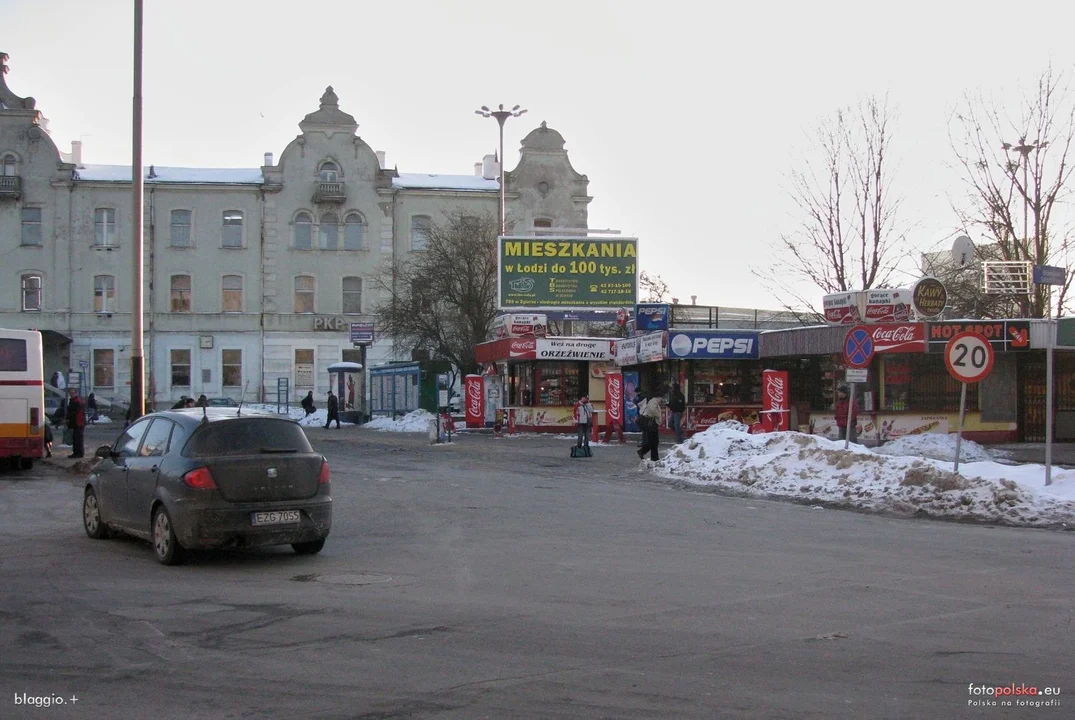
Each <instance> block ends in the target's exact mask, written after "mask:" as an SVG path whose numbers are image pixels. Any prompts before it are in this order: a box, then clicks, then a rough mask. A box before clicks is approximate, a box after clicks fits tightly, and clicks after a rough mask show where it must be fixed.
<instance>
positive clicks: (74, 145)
mask: <svg viewBox="0 0 1075 720" xmlns="http://www.w3.org/2000/svg"><path fill="white" fill-rule="evenodd" d="M71 162H72V163H74V165H75V167H76V168H80V167H82V141H81V140H72V141H71Z"/></svg>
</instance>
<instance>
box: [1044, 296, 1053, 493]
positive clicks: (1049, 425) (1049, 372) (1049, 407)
mask: <svg viewBox="0 0 1075 720" xmlns="http://www.w3.org/2000/svg"><path fill="white" fill-rule="evenodd" d="M1046 287H1047V288H1048V292H1047V293H1046V295H1045V302H1046V305H1047V307H1048V308H1049V312H1048V314H1047V315H1046V317H1047V318H1048V320H1047V323H1048V324H1047V326H1046V327H1047V329H1048V335H1046V337H1045V484H1046V485H1052V484H1053V345H1054V344H1055V342H1054V341H1055V338H1054V337H1053V286H1052V285H1046Z"/></svg>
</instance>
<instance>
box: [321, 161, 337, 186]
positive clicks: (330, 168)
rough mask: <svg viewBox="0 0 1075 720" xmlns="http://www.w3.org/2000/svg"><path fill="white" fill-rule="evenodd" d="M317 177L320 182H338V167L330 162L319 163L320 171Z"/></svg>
mask: <svg viewBox="0 0 1075 720" xmlns="http://www.w3.org/2000/svg"><path fill="white" fill-rule="evenodd" d="M318 175H319V176H320V177H321V182H339V181H340V166H339V165H337V164H336V163H334V162H332V161H331V160H327V161H325V162H323V163H321V170H320V171H319V172H318Z"/></svg>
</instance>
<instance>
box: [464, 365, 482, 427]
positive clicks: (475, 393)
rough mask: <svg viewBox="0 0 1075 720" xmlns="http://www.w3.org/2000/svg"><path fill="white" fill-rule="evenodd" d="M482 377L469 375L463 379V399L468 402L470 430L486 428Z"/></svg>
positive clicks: (467, 417) (467, 413)
mask: <svg viewBox="0 0 1075 720" xmlns="http://www.w3.org/2000/svg"><path fill="white" fill-rule="evenodd" d="M484 394H485V393H484V387H483V383H482V376H481V375H467V376H466V377H465V378H463V397H464V399H465V400H466V422H467V427H468V428H480V427H484V426H485V397H484Z"/></svg>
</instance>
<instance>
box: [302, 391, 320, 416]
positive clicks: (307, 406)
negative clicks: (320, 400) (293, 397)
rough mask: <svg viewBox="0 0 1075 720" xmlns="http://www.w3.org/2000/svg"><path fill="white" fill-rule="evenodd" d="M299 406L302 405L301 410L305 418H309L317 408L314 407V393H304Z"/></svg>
mask: <svg viewBox="0 0 1075 720" xmlns="http://www.w3.org/2000/svg"><path fill="white" fill-rule="evenodd" d="M301 405H302V409H303V410H305V411H306V417H310V416H311V415H313V414H314V410H316V409H317V408H315V407H314V391H313V390H311V391H310V392H308V393H306V397H304V398H303V399H302V403H301Z"/></svg>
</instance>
